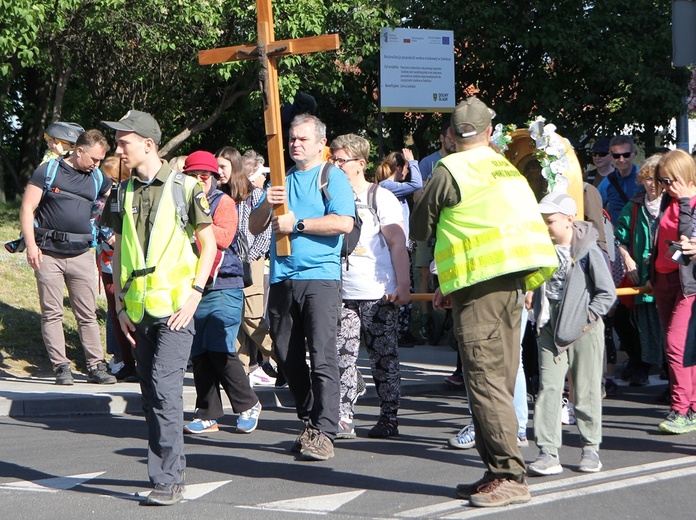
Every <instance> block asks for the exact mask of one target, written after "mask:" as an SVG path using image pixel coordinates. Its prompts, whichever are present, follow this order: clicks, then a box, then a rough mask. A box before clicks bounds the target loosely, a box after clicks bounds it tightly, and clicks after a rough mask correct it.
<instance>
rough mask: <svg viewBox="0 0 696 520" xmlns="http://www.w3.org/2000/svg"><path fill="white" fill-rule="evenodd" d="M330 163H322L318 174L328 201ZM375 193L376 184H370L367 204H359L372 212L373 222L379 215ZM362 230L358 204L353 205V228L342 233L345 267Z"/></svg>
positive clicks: (321, 189)
mask: <svg viewBox="0 0 696 520" xmlns="http://www.w3.org/2000/svg"><path fill="white" fill-rule="evenodd" d="M331 166H332V164H331V163H328V162H327V163H324V166H323V167H322V169H321V174H320V175H319V190H320V191H321V194H322V196H323V197H324V199H325V200H326V201H327V202H328V201H330V200H331V195H329V170H331ZM376 193H377V185H376V184H371V185H370V187H369V188H368V190H367V204H366V205H365V206H363V205H360V207H367V208H368V209H369V210H370V213H371V214H372V218H373V219H374V221H375V224H379V217H378V216H377V202H376V199H375V194H376ZM361 230H362V219H361V218H360V215H359V214H358V205H357V204H356V206H355V215H354V220H353V229H351V230H350V231H349V232H348V233H344V234H343V245H342V246H341V258H345V259H346V269H348V268H349V264H348V263H347V260H348V257H349V256H350V254H351V253H352V252H353V251H355V246H357V245H358V242H359V241H360V231H361Z"/></svg>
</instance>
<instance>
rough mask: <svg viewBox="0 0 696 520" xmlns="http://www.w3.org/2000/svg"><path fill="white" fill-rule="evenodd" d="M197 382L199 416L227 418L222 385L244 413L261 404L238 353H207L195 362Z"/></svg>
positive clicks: (235, 404) (197, 414)
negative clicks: (221, 390)
mask: <svg viewBox="0 0 696 520" xmlns="http://www.w3.org/2000/svg"><path fill="white" fill-rule="evenodd" d="M191 361H193V379H194V381H195V384H196V417H197V418H198V419H204V420H210V419H218V418H220V417H222V416H223V415H224V411H223V409H222V398H221V396H220V386H221V385H222V388H223V390H224V391H225V394H227V397H228V398H229V400H230V403H231V404H232V410H234V413H240V412H243V411H245V410H248V409H249V408H251V407H253V406H254V405H255V404H256V403H258V402H259V398H258V397H257V396H256V392H254V390H253V389H252V388H251V385H250V384H249V378H248V377H247V375H246V372H245V371H244V366H243V365H242V362H241V361H239V357H237V354H236V353H229V352H211V351H209V350H206V351H204V352H203V353H202V354H199V355H198V356H194V357H193V359H192V360H191Z"/></svg>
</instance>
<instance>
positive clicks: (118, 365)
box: [109, 357, 126, 375]
mask: <svg viewBox="0 0 696 520" xmlns="http://www.w3.org/2000/svg"><path fill="white" fill-rule="evenodd" d="M124 366H126V364H125V363H124V362H123V361H118V362H117V361H116V358H115V357H112V358H111V359H110V360H109V372H111V373H112V374H113V375H116V374H118V373H119V371H120V370H121V369H122V368H123V367H124Z"/></svg>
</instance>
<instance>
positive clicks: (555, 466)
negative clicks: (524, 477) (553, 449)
mask: <svg viewBox="0 0 696 520" xmlns="http://www.w3.org/2000/svg"><path fill="white" fill-rule="evenodd" d="M527 471H528V472H529V474H530V475H543V476H545V475H558V474H559V473H562V472H563V466H561V461H560V460H559V459H558V455H551V453H550V452H549V450H548V448H541V450H540V451H539V456H538V457H537V458H536V460H535V461H534V462H531V463H530V464H527Z"/></svg>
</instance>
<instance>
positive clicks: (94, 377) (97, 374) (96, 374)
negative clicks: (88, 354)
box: [87, 361, 123, 385]
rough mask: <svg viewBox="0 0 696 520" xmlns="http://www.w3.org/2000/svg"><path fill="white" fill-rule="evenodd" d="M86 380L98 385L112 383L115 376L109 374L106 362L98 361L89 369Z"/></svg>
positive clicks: (114, 380)
mask: <svg viewBox="0 0 696 520" xmlns="http://www.w3.org/2000/svg"><path fill="white" fill-rule="evenodd" d="M121 370H123V369H121ZM87 382H88V383H97V384H99V385H113V384H114V383H115V382H116V377H114V376H112V375H111V374H109V373H108V372H107V371H106V363H104V362H103V361H100V362H99V363H97V365H96V366H95V367H94V368H93V369H91V370H90V371H89V375H88V376H87Z"/></svg>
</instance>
